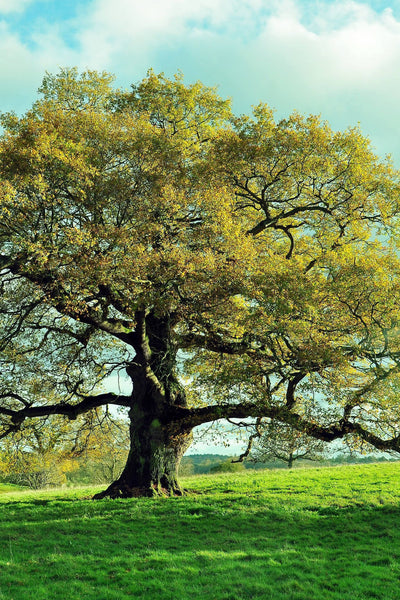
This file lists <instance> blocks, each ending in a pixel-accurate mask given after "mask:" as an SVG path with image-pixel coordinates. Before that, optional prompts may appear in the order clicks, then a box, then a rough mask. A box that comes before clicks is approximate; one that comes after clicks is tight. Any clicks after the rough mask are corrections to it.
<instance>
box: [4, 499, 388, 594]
mask: <svg viewBox="0 0 400 600" xmlns="http://www.w3.org/2000/svg"><path fill="white" fill-rule="evenodd" d="M399 518H400V508H399V507H398V506H396V505H391V506H382V507H379V506H374V505H365V504H364V505H362V506H347V507H340V506H328V507H323V508H320V509H318V508H317V507H315V506H310V507H309V508H307V507H296V506H293V505H292V504H291V503H289V502H287V503H281V504H280V505H278V504H275V505H270V506H266V505H265V504H264V503H263V502H262V499H261V498H260V499H257V501H256V500H254V498H248V499H246V498H243V497H242V496H239V495H236V496H235V495H234V494H232V495H230V494H226V495H225V496H224V497H223V498H221V497H219V498H218V499H216V498H203V497H188V498H183V499H167V500H165V499H164V500H151V499H135V500H121V501H99V502H91V501H90V502H89V501H77V500H76V499H75V498H63V499H60V498H56V499H49V500H45V499H29V500H27V501H22V502H15V503H14V502H9V503H7V504H2V505H0V537H1V539H2V540H3V541H4V543H3V544H2V546H1V547H0V598H2V597H5V598H15V599H18V600H28V599H29V600H30V599H33V598H35V599H36V600H45V599H46V600H47V599H48V598H51V599H52V600H58V599H61V598H63V599H64V598H66V597H68V598H69V599H71V600H75V599H76V600H77V599H79V600H80V599H81V598H85V600H94V599H96V600H98V598H101V600H108V599H110V600H111V599H115V600H124V599H125V598H132V597H135V598H149V599H150V598H153V597H154V596H156V597H157V599H158V600H176V598H180V599H182V600H186V599H189V598H190V600H197V599H200V598H201V599H204V598H206V599H210V600H243V599H247V598H249V599H250V598H260V599H261V598H262V599H268V598H271V599H272V598H273V599H274V600H275V599H279V600H289V599H295V600H296V599H297V600H320V598H321V597H324V598H325V599H326V600H350V599H351V600H365V599H367V598H380V599H381V600H392V599H393V600H394V599H396V600H397V599H398V581H399V577H400V532H399V528H398V523H399ZM16 590H17V591H16ZM33 590H34V593H33ZM1 594H3V596H2V595H1Z"/></svg>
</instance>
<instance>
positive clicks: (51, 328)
mask: <svg viewBox="0 0 400 600" xmlns="http://www.w3.org/2000/svg"><path fill="white" fill-rule="evenodd" d="M2 126H3V133H2V135H1V139H0V278H1V281H0V285H1V300H0V346H1V358H0V360H1V374H0V421H1V435H2V436H7V435H9V434H11V433H13V432H15V431H18V430H20V429H21V428H22V427H23V426H24V424H25V423H26V422H27V421H28V420H30V419H34V420H37V419H41V418H45V417H46V416H48V415H64V416H66V417H68V418H69V419H76V418H77V417H78V416H79V415H81V414H83V413H86V412H88V411H92V410H95V409H97V408H99V407H102V406H109V407H125V408H126V410H127V412H128V416H129V423H130V451H129V455H128V459H127V463H126V466H125V468H124V470H123V472H122V474H121V475H120V477H118V479H117V480H116V481H114V482H113V483H112V484H111V485H110V486H109V488H108V489H107V490H105V492H103V493H102V494H100V495H99V496H104V495H108V496H111V497H120V496H132V495H140V494H146V495H149V494H155V493H170V494H180V493H182V491H181V488H180V485H179V482H178V479H177V467H178V465H179V461H180V459H181V457H182V455H183V453H184V452H185V450H186V449H187V448H188V447H189V445H190V442H191V435H192V430H193V428H194V427H196V426H198V425H201V424H203V423H208V422H211V421H214V420H218V419H221V418H230V419H234V418H239V419H244V418H249V417H254V418H260V417H266V418H272V419H276V420H278V421H280V422H283V423H287V424H289V425H290V426H293V427H294V428H296V429H298V430H300V431H303V432H305V433H307V434H308V435H311V436H314V437H315V438H317V439H321V440H325V441H331V440H333V439H337V438H343V437H345V436H349V435H353V436H358V437H359V438H361V439H364V440H365V441H367V442H368V443H371V444H373V445H374V446H375V447H377V448H380V449H391V450H399V449H400V428H399V425H398V424H399V406H398V403H397V400H396V397H397V395H396V393H397V387H398V370H399V360H400V353H399V351H400V348H399V330H398V322H399V306H398V298H399V261H398V258H397V229H398V210H399V207H398V191H399V176H398V173H397V172H396V171H395V170H394V169H393V167H392V165H391V164H390V162H389V161H381V160H379V159H378V158H377V157H376V156H375V155H374V153H373V151H372V150H371V147H370V144H369V142H368V140H367V139H365V138H364V137H363V136H362V135H361V133H360V131H359V130H358V129H357V128H355V129H349V130H346V131H344V132H335V131H332V130H331V129H330V127H329V126H328V125H327V124H326V123H324V122H322V121H321V120H320V119H319V118H317V117H303V116H301V115H299V114H296V113H295V114H293V115H291V116H290V117H288V118H287V119H284V120H281V121H278V122H276V121H275V119H274V115H273V113H272V111H271V110H270V109H269V108H268V107H267V106H265V105H260V106H257V107H256V108H255V109H254V111H253V114H252V115H251V116H243V117H235V116H233V115H232V113H231V110H230V105H229V102H227V101H225V100H222V99H221V98H220V97H219V96H218V95H217V93H216V91H215V90H214V89H210V88H207V87H205V86H203V85H202V84H201V83H195V84H192V85H185V84H184V82H183V79H182V76H181V75H178V76H176V77H175V78H174V79H172V80H170V79H168V78H166V77H165V76H164V75H156V74H154V73H153V72H149V74H148V76H147V77H146V78H145V79H144V80H143V81H142V82H140V83H139V84H137V85H133V86H132V87H131V89H129V90H116V89H114V87H113V85H112V77H111V76H110V75H108V74H105V73H96V72H91V71H88V72H86V73H83V74H79V73H78V72H77V71H76V70H75V69H64V70H61V71H60V73H58V74H57V75H46V77H45V78H44V81H43V84H42V87H41V88H40V97H39V99H38V100H37V102H36V103H35V104H34V105H33V107H32V109H31V110H29V111H28V112H27V113H26V114H25V115H23V116H21V117H18V116H16V115H14V114H5V115H3V116H2ZM120 372H123V373H125V375H126V376H127V377H128V378H129V380H130V382H131V391H130V392H128V393H124V394H122V393H115V392H111V391H109V390H108V389H107V385H108V382H109V381H110V379H109V376H110V375H112V374H114V375H115V374H117V373H120ZM101 386H103V387H101ZM52 398H57V400H54V399H52ZM310 403H311V405H312V406H313V407H314V408H315V410H314V411H311V412H305V411H304V406H309V405H310Z"/></svg>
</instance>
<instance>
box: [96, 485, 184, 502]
mask: <svg viewBox="0 0 400 600" xmlns="http://www.w3.org/2000/svg"><path fill="white" fill-rule="evenodd" d="M183 494H184V490H182V489H181V488H180V487H179V486H174V487H173V488H164V487H162V486H159V485H151V486H147V487H144V486H143V487H130V486H128V485H126V484H124V483H121V482H119V481H114V482H113V483H112V484H111V485H109V486H108V488H107V489H105V490H103V491H102V492H99V493H98V494H95V495H94V496H93V498H92V499H93V500H102V499H103V498H111V499H114V500H115V499H117V498H141V497H144V498H154V497H157V496H183Z"/></svg>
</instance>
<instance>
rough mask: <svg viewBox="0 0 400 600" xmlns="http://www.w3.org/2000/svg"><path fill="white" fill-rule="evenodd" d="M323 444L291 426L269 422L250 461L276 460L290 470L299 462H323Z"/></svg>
mask: <svg viewBox="0 0 400 600" xmlns="http://www.w3.org/2000/svg"><path fill="white" fill-rule="evenodd" d="M324 445H325V444H324V442H322V441H321V440H318V439H315V438H312V437H310V436H309V435H307V434H304V433H303V432H302V431H299V430H298V429H296V428H294V427H293V426H292V425H286V424H285V423H280V422H279V421H273V420H271V421H269V423H268V424H267V425H266V426H265V427H264V430H263V432H262V434H261V436H260V438H259V439H258V441H257V443H256V446H255V448H254V449H253V451H252V453H251V457H252V460H254V461H256V462H268V461H270V460H274V459H278V460H279V461H282V462H284V463H286V465H287V467H288V468H289V469H291V468H292V467H293V464H294V463H295V462H296V461H299V460H317V461H318V460H323V458H324V454H323V452H324Z"/></svg>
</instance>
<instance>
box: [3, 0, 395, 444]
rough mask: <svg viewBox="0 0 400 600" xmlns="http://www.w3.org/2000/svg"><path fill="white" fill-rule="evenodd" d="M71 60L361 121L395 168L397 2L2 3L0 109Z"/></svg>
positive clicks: (235, 98)
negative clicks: (181, 79) (177, 77)
mask: <svg viewBox="0 0 400 600" xmlns="http://www.w3.org/2000/svg"><path fill="white" fill-rule="evenodd" d="M72 66H77V67H78V68H79V69H80V70H85V69H96V70H100V71H103V70H106V71H109V72H111V73H114V74H115V76H116V85H118V86H122V87H129V85H130V84H131V83H138V82H139V81H140V80H141V79H142V78H143V77H145V75H146V72H147V71H148V69H150V68H152V69H154V71H156V72H164V73H165V74H166V75H167V76H170V77H171V76H173V74H174V73H177V72H178V71H181V72H183V73H184V75H185V80H186V81H187V82H188V83H192V82H194V81H197V80H200V81H202V82H203V83H204V84H206V85H209V86H217V87H218V90H219V93H220V94H221V96H223V97H230V98H231V99H232V102H233V108H234V111H235V112H236V113H238V114H240V113H248V112H249V111H250V110H251V106H252V105H257V104H258V103H259V102H266V103H267V104H269V105H270V106H271V107H272V108H274V109H275V110H276V114H277V117H278V118H284V117H286V116H287V115H288V114H290V113H291V112H292V111H293V110H297V111H300V112H301V113H304V114H309V113H312V114H320V115H321V117H322V118H323V119H326V120H327V121H329V122H330V124H331V126H332V127H333V128H335V129H345V128H347V127H351V126H356V125H357V124H359V125H360V127H361V129H362V131H363V132H364V134H365V135H367V136H368V137H370V139H371V141H372V144H373V146H374V148H375V150H376V152H377V153H378V154H379V155H380V156H382V157H383V156H385V155H387V154H389V155H391V156H392V158H393V161H394V164H395V166H397V167H398V168H400V136H399V128H400V127H399V125H400V0H393V1H392V2H390V3H388V2H385V1H384V0H364V1H362V0H359V1H353V0H343V1H342V0H338V1H335V0H333V1H328V0H316V1H311V0H195V1H193V0H63V1H61V0H0V82H1V83H0V111H10V110H14V111H16V112H17V113H21V112H23V111H25V110H27V109H28V108H29V106H30V105H31V104H32V102H33V101H34V100H35V98H36V90H37V89H38V87H39V86H40V84H41V81H42V78H43V76H44V74H45V72H46V71H47V72H50V73H56V72H57V71H58V70H59V69H60V68H62V67H72ZM205 447H206V446H205ZM200 449H204V448H202V447H201V446H200ZM216 450H217V451H221V450H223V449H222V448H218V447H217V448H216ZM231 451H234V449H232V448H231Z"/></svg>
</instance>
